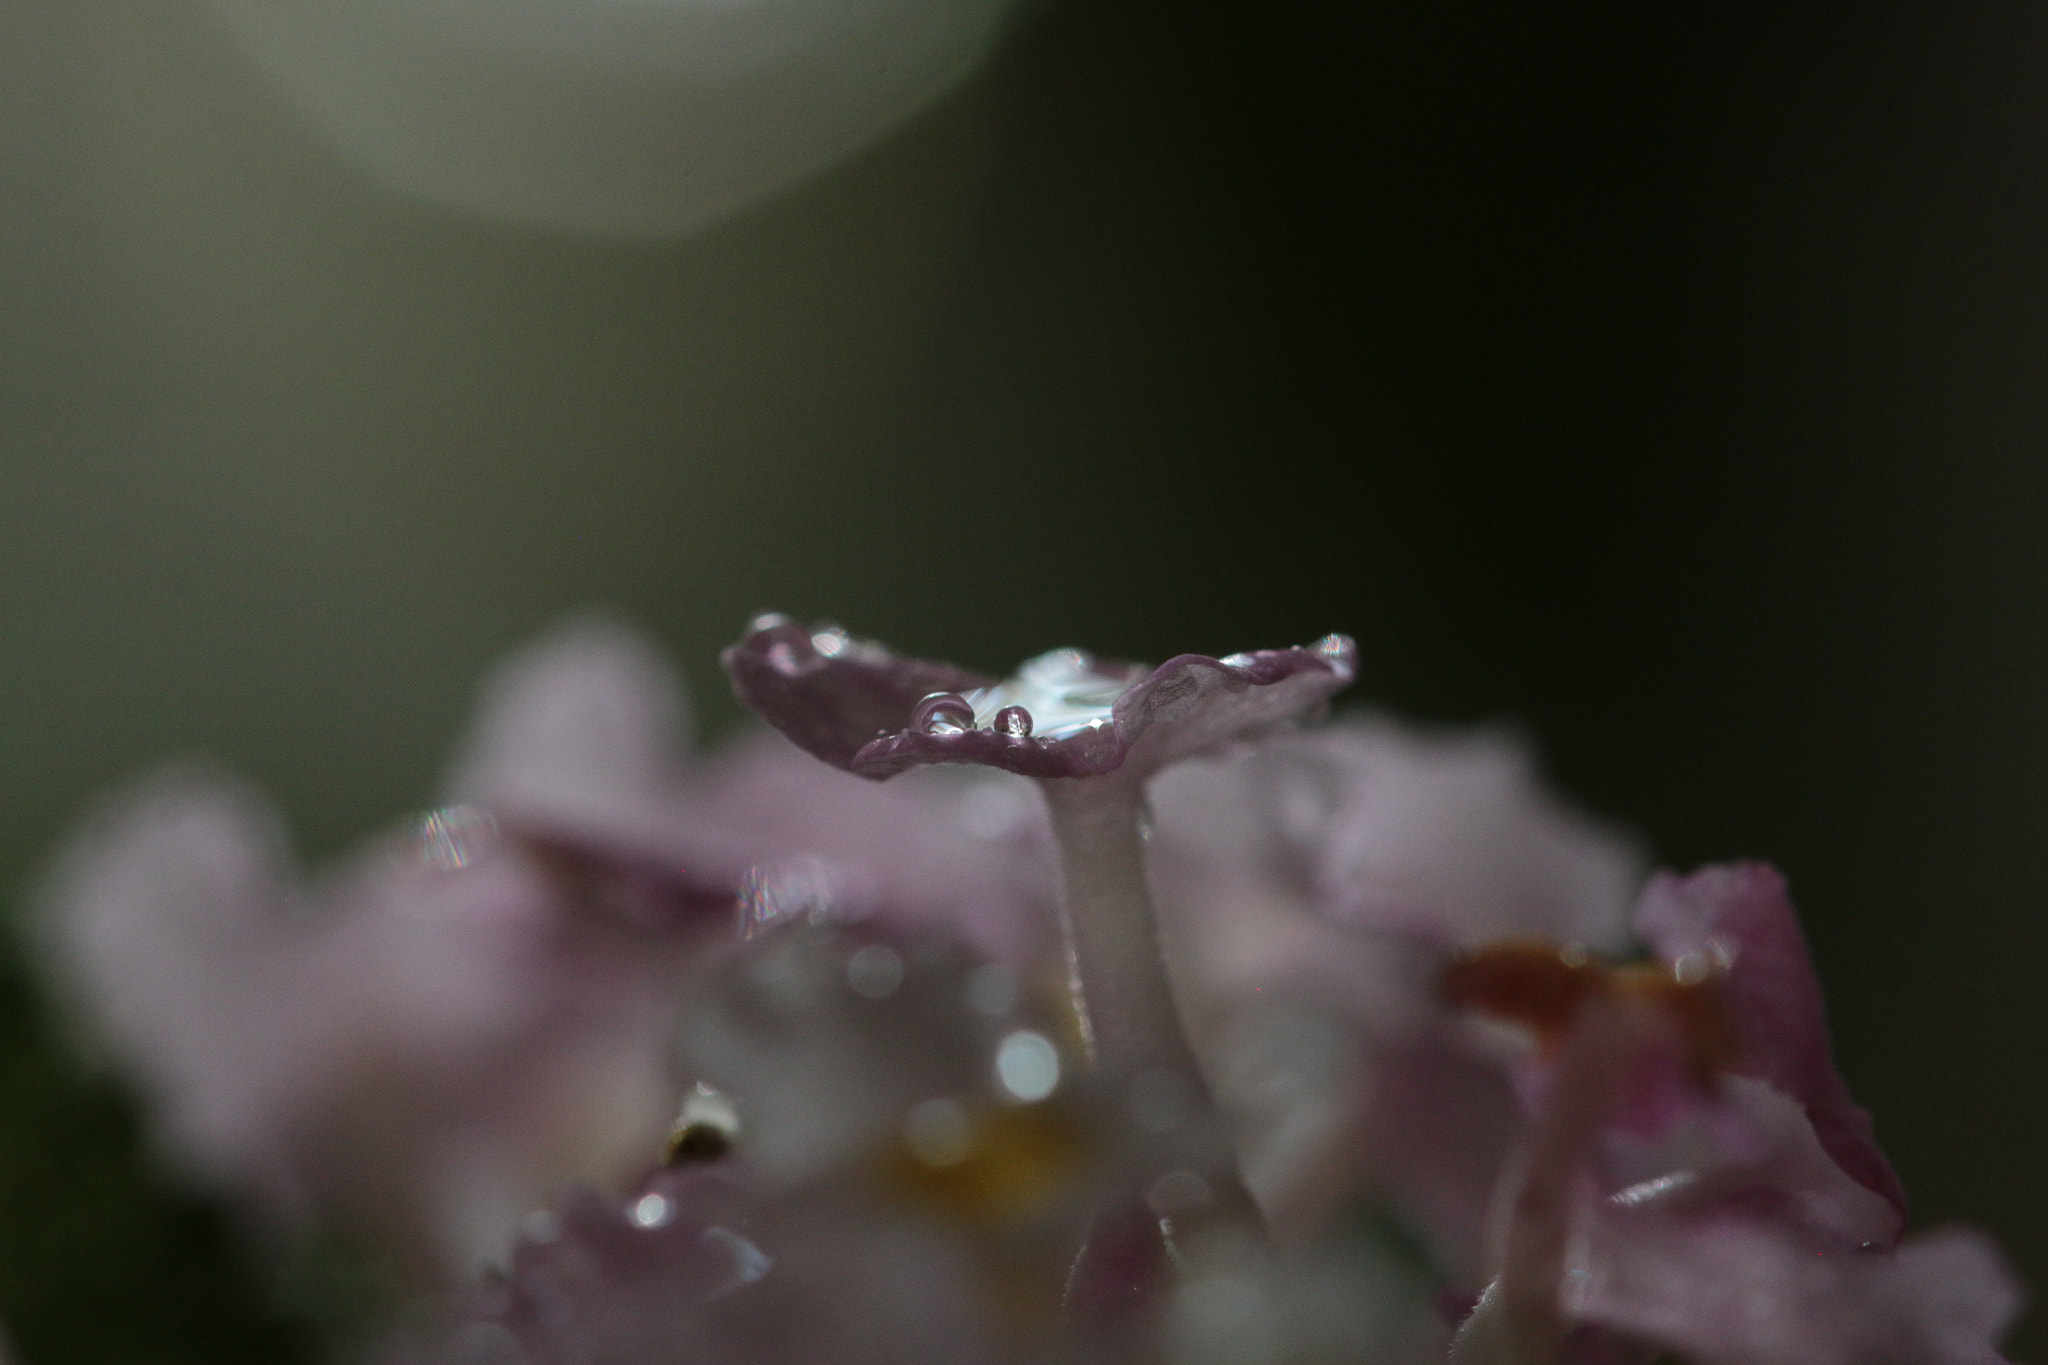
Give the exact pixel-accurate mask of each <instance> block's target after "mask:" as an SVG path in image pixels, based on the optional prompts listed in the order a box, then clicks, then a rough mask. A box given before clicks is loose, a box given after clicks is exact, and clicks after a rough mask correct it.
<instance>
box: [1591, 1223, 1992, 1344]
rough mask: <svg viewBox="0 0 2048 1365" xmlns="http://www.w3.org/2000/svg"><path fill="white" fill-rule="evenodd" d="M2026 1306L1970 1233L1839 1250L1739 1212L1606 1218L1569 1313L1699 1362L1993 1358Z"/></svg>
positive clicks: (1593, 1232) (1987, 1250) (1593, 1237)
mask: <svg viewBox="0 0 2048 1365" xmlns="http://www.w3.org/2000/svg"><path fill="white" fill-rule="evenodd" d="M2018 1306H2019V1295H2018V1293H2017V1291H2016V1289H2015V1287H2014V1285H2013V1281H2012V1278H2011V1276H2010V1274H2009V1273H2008V1272H2007V1271H2006V1270H2005V1268H2004V1266H2003V1265H2002V1264H2001V1263H2000V1262H1999V1259H1998V1257H1997V1255H1996V1253H1995V1252H1993V1251H1992V1250H1991V1247H1990V1245H1989V1244H1988V1243H1987V1242H1986V1241H1985V1240H1984V1239H1983V1238H1981V1237H1978V1236H1976V1235H1975V1234H1973V1233H1968V1232H1961V1231H1956V1230H1948V1231H1942V1232H1936V1233H1932V1234H1930V1235H1928V1236H1925V1237H1921V1238H1917V1239H1915V1240H1913V1241H1910V1242H1907V1243H1905V1244H1904V1245H1903V1246H1901V1247H1900V1248H1899V1249H1898V1250H1897V1251H1896V1252H1885V1251H1874V1250H1872V1251H1864V1250H1843V1249H1838V1248H1831V1247H1828V1246H1825V1245H1823V1244H1819V1243H1815V1242H1813V1241H1811V1240H1809V1239H1807V1238H1806V1237H1805V1236H1804V1235H1803V1234H1802V1233H1801V1232H1800V1231H1799V1230H1798V1229H1797V1228H1794V1227H1792V1226H1790V1225H1788V1224H1785V1223H1782V1222H1779V1221H1776V1220H1772V1219H1768V1218H1757V1217H1750V1216H1745V1215H1743V1214H1741V1213H1735V1212H1730V1213H1726V1214H1721V1215H1703V1216H1698V1217H1692V1218H1672V1217H1666V1216H1661V1215H1658V1214H1655V1213H1651V1212H1648V1211H1643V1210H1620V1211H1611V1212H1607V1213H1604V1214H1603V1215H1602V1216H1600V1217H1599V1218H1598V1219H1597V1220H1596V1223H1595V1225H1594V1227H1593V1228H1592V1229H1590V1231H1589V1235H1588V1246H1587V1249H1586V1251H1585V1252H1584V1253H1583V1260H1582V1264H1581V1266H1580V1268H1579V1271H1578V1273H1576V1274H1574V1275H1573V1276H1571V1277H1569V1279H1568V1281H1567V1286H1566V1295H1565V1308H1566V1311H1567V1312H1568V1313H1570V1314H1571V1315H1572V1316H1574V1317H1576V1318H1579V1319H1581V1320H1583V1321H1587V1322H1592V1323H1597V1324H1600V1325H1603V1326H1606V1327H1608V1328H1611V1329H1614V1330H1617V1331H1621V1332H1623V1333H1626V1334H1627V1335H1629V1336H1632V1337H1636V1338H1639V1339H1644V1340H1649V1341H1654V1342H1657V1343H1659V1344H1661V1345H1664V1346H1666V1347H1668V1348H1669V1349H1671V1350H1673V1351H1675V1352H1677V1353H1678V1354H1679V1355H1681V1356H1683V1357H1684V1358H1685V1359H1686V1360H1687V1361H1690V1362H1692V1363H1693V1365H1867V1362H1872V1361H1884V1362H1887V1365H1891V1363H1892V1362H1896V1363H1897V1365H1999V1362H2001V1361H2002V1357H2001V1356H2000V1355H1999V1354H1998V1350H1997V1343H1998V1339H1999V1337H2000V1336H2001V1335H2002V1334H2003V1333H2004V1331H2005V1329H2006V1327H2007V1326H2008V1325H2009V1324H2010V1323H2011V1321H2012V1319H2013V1317H2014V1316H2015V1315H2016V1312H2017V1309H2018Z"/></svg>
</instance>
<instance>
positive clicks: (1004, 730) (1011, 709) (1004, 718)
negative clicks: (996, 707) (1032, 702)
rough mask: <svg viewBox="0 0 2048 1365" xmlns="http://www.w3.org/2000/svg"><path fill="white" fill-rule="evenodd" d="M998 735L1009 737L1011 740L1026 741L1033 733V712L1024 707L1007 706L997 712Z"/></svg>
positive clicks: (996, 728)
mask: <svg viewBox="0 0 2048 1365" xmlns="http://www.w3.org/2000/svg"><path fill="white" fill-rule="evenodd" d="M995 730H996V733H997V734H999V735H1008V736H1009V737H1010V738H1011V739H1024V738H1026V737H1027V736H1029V735H1030V733H1031V710H1030V708H1029V707H1024V706H1005V707H1004V708H1003V709H1002V710H1000V711H998V712H996V724H995Z"/></svg>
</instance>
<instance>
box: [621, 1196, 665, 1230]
mask: <svg viewBox="0 0 2048 1365" xmlns="http://www.w3.org/2000/svg"><path fill="white" fill-rule="evenodd" d="M675 1216H676V1209H675V1205H673V1204H671V1203H669V1202H668V1199H667V1197H666V1196H664V1195H659V1194H643V1195H641V1196H640V1198H639V1199H638V1200H636V1201H635V1202H634V1204H633V1211H632V1213H631V1215H630V1217H631V1218H632V1219H633V1225H634V1226H635V1227H642V1228H646V1229H648V1230H649V1231H650V1232H651V1231H653V1230H654V1229H655V1228H659V1227H666V1226H667V1225H668V1222H669V1220H670V1219H672V1218H674V1217H675Z"/></svg>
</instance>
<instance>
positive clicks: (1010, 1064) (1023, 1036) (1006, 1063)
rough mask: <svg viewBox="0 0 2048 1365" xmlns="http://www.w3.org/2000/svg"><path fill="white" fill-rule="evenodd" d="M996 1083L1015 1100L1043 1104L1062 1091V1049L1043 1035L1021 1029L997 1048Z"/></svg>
mask: <svg viewBox="0 0 2048 1365" xmlns="http://www.w3.org/2000/svg"><path fill="white" fill-rule="evenodd" d="M996 1079H997V1080H998V1081H1000V1082H1002V1086H1003V1089H1004V1090H1006V1091H1008V1092H1009V1093H1010V1095H1011V1096H1012V1097H1013V1098H1015V1099H1019V1100H1022V1101H1024V1102H1025V1103H1026V1104H1031V1103H1034V1102H1035V1101H1038V1100H1042V1099H1044V1098H1045V1097H1046V1096H1047V1095H1050V1094H1051V1093H1052V1092H1053V1091H1055V1090H1057V1089H1059V1085H1060V1052H1059V1049H1058V1048H1056V1047H1054V1046H1053V1045H1052V1041H1051V1040H1050V1039H1048V1038H1047V1037H1046V1036H1045V1035H1044V1034H1042V1033H1034V1032H1032V1031H1031V1030H1030V1029H1018V1030H1017V1031H1016V1032H1015V1033H1013V1034H1011V1035H1010V1036H1009V1037H1007V1038H1005V1039H1003V1041H1002V1043H1001V1044H999V1045H998V1046H997V1048H996Z"/></svg>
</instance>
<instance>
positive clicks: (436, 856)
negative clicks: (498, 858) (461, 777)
mask: <svg viewBox="0 0 2048 1365" xmlns="http://www.w3.org/2000/svg"><path fill="white" fill-rule="evenodd" d="M497 839H498V822H497V821H496V820H495V819H493V818H492V817H491V813H490V812H489V811H487V810H484V809H482V808H480V807H477V806H446V807H443V808H442V809H440V810H435V811H428V812H427V813H426V814H425V815H422V816H421V817H419V820H418V821H417V823H415V824H414V826H413V830H412V837H411V839H410V840H409V841H408V842H407V845H406V851H407V853H408V854H409V855H410V857H411V860H412V861H413V862H415V863H417V864H419V865H420V866H422V867H428V868H432V869H433V870H435V871H437V872H457V871H460V870H461V869H463V868H465V867H468V866H469V865H470V864H471V863H474V862H475V861H476V860H477V859H479V858H481V857H483V856H484V854H485V853H486V852H488V851H489V850H490V848H491V846H492V845H493V844H495V843H496V842H497Z"/></svg>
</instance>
